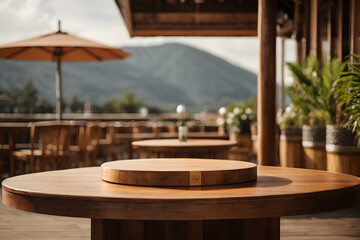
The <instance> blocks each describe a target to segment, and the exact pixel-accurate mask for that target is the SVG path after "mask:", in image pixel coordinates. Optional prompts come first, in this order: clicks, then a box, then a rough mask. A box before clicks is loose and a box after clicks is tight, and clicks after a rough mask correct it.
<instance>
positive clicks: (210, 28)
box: [115, 0, 360, 165]
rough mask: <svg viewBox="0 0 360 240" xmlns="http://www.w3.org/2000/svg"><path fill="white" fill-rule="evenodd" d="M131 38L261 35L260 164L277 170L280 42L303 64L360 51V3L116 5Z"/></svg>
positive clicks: (119, 0)
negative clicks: (291, 46) (289, 42)
mask: <svg viewBox="0 0 360 240" xmlns="http://www.w3.org/2000/svg"><path fill="white" fill-rule="evenodd" d="M115 2H116V4H117V6H118V8H119V10H120V12H121V14H122V16H123V18H124V21H125V23H126V26H127V28H128V30H129V33H130V36H131V37H134V36H258V38H259V54H260V63H259V74H258V116H257V122H258V143H259V146H258V148H259V151H258V163H259V165H275V163H276V158H277V156H276V152H275V142H276V141H275V138H276V127H275V126H276V120H275V115H276V114H275V112H276V37H277V36H280V37H282V38H292V39H295V40H296V51H297V61H298V63H302V62H304V61H305V59H306V57H307V56H308V55H313V56H316V57H317V58H319V59H320V60H329V59H330V58H332V57H334V56H338V57H340V58H341V59H343V58H344V57H345V56H347V55H349V54H350V53H359V52H360V14H358V13H359V12H360V1H359V0H292V1H290V0H258V1H245V0H115Z"/></svg>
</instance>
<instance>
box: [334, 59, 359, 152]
mask: <svg viewBox="0 0 360 240" xmlns="http://www.w3.org/2000/svg"><path fill="white" fill-rule="evenodd" d="M354 57H355V58H356V57H360V55H354ZM347 65H348V68H349V69H350V71H347V72H344V73H343V74H342V75H341V78H339V79H338V80H337V81H336V82H335V84H334V85H335V86H336V97H337V99H338V100H339V105H340V106H341V107H343V109H344V111H343V114H344V115H345V116H347V117H348V121H347V122H346V123H345V126H346V127H348V128H349V129H350V130H352V131H353V132H354V133H355V134H356V137H357V138H358V139H359V142H358V143H359V144H360V63H358V62H354V63H350V62H348V63H347ZM359 144H358V145H359Z"/></svg>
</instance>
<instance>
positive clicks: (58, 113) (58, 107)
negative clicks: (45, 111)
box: [55, 56, 62, 120]
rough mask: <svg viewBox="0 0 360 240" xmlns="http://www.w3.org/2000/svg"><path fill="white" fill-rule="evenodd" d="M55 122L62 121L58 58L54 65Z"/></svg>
mask: <svg viewBox="0 0 360 240" xmlns="http://www.w3.org/2000/svg"><path fill="white" fill-rule="evenodd" d="M55 79H56V120H62V106H61V102H62V83H61V81H62V77H61V60H60V56H58V57H57V64H56V74H55Z"/></svg>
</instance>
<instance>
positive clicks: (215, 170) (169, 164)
mask: <svg viewBox="0 0 360 240" xmlns="http://www.w3.org/2000/svg"><path fill="white" fill-rule="evenodd" d="M256 176H257V170H256V164H254V163H249V162H241V161H228V160H213V159H190V158H173V159H171V158H163V159H139V160H121V161H115V162H107V163H103V164H102V165H101V178H102V179H103V180H104V181H107V182H113V183H120V184H129V185H137V186H139V185H140V186H213V185H224V184H238V183H244V182H250V181H254V180H256Z"/></svg>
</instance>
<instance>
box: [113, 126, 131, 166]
mask: <svg viewBox="0 0 360 240" xmlns="http://www.w3.org/2000/svg"><path fill="white" fill-rule="evenodd" d="M110 131H112V132H113V134H112V137H113V145H112V150H111V154H112V160H115V159H126V158H129V150H130V149H131V148H132V146H131V134H132V127H131V126H130V125H129V124H128V123H121V122H115V123H114V125H113V126H112V129H111V130H110Z"/></svg>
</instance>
